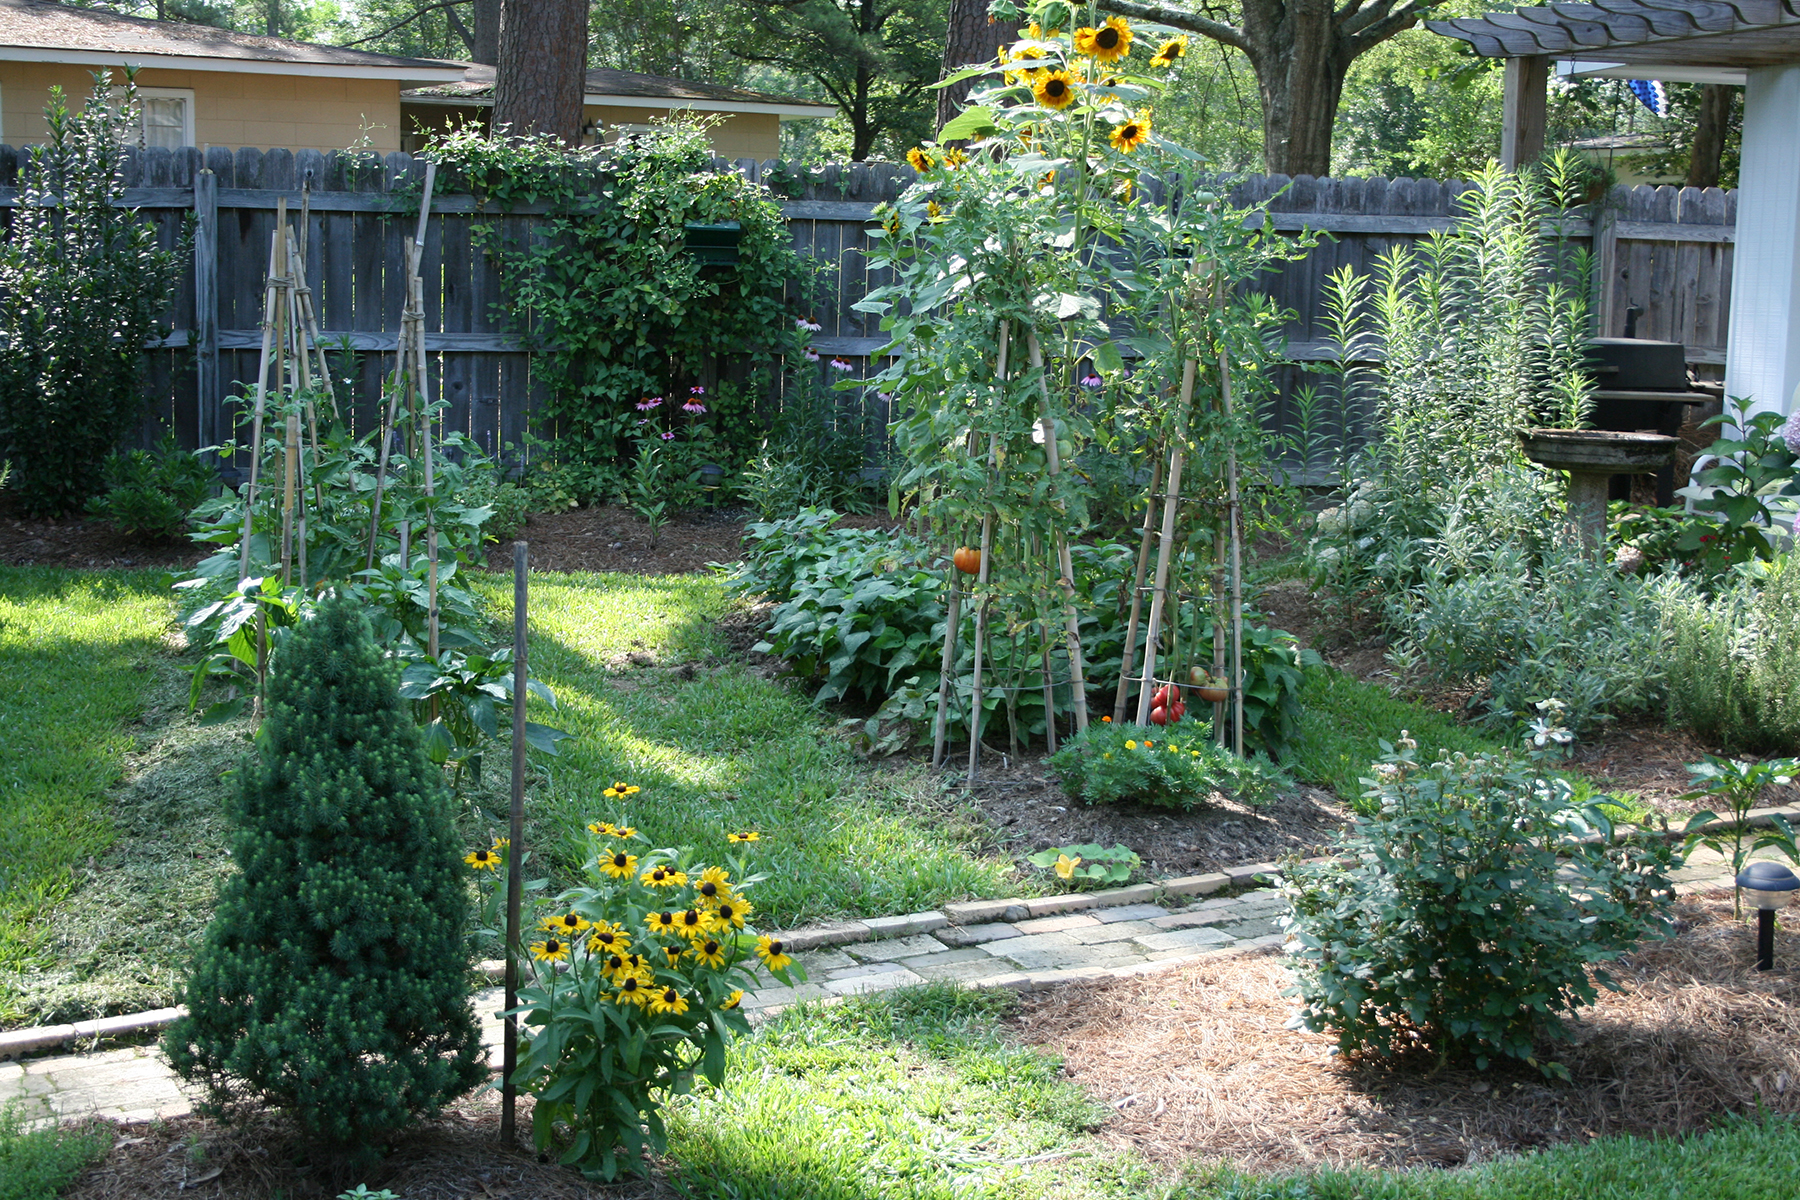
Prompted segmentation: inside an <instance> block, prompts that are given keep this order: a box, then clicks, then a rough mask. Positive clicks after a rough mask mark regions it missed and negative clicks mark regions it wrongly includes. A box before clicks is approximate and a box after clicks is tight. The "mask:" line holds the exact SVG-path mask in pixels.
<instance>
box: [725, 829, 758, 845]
mask: <svg viewBox="0 0 1800 1200" xmlns="http://www.w3.org/2000/svg"><path fill="white" fill-rule="evenodd" d="M725 840H726V841H728V842H760V841H762V834H760V833H758V832H756V830H754V829H751V830H747V831H746V832H744V833H728V834H726V835H725Z"/></svg>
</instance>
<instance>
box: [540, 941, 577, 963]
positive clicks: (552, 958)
mask: <svg viewBox="0 0 1800 1200" xmlns="http://www.w3.org/2000/svg"><path fill="white" fill-rule="evenodd" d="M531 957H533V958H535V959H537V960H538V961H539V962H562V961H563V960H564V959H566V958H568V957H569V943H567V942H565V941H563V940H562V939H561V938H554V937H547V938H545V939H544V940H543V941H541V942H533V943H531Z"/></svg>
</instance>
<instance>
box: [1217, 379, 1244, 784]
mask: <svg viewBox="0 0 1800 1200" xmlns="http://www.w3.org/2000/svg"><path fill="white" fill-rule="evenodd" d="M1219 403H1220V404H1221V405H1223V406H1224V409H1225V428H1226V440H1225V521H1226V526H1227V529H1228V531H1229V537H1230V541H1231V691H1230V692H1229V693H1227V694H1228V695H1229V697H1230V699H1231V749H1232V751H1233V752H1234V753H1235V754H1236V755H1237V756H1238V757H1239V758H1242V757H1244V572H1243V566H1244V532H1243V528H1242V519H1241V514H1240V513H1239V505H1238V470H1237V437H1236V435H1235V433H1234V432H1232V425H1233V423H1232V408H1231V356H1230V354H1229V353H1227V352H1225V351H1223V350H1222V351H1220V352H1219Z"/></svg>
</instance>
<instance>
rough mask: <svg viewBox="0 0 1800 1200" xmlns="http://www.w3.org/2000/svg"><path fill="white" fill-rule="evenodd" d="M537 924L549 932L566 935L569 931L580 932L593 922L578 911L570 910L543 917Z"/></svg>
mask: <svg viewBox="0 0 1800 1200" xmlns="http://www.w3.org/2000/svg"><path fill="white" fill-rule="evenodd" d="M539 924H540V927H541V928H543V929H544V930H546V931H548V932H550V933H560V934H565V935H567V934H571V933H580V932H581V931H582V930H584V929H586V928H588V927H589V926H590V925H592V924H593V922H591V921H589V920H587V919H586V918H584V917H583V916H582V915H581V914H580V913H572V912H571V913H564V914H562V916H560V917H545V918H544V919H543V921H541V922H540V923H539Z"/></svg>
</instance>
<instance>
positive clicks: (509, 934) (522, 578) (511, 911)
mask: <svg viewBox="0 0 1800 1200" xmlns="http://www.w3.org/2000/svg"><path fill="white" fill-rule="evenodd" d="M526 551H527V546H526V543H524V542H514V543H513V701H512V811H511V812H510V814H508V815H509V821H508V824H507V829H506V832H507V837H508V839H509V840H508V842H507V846H506V947H505V949H506V980H505V982H506V1003H505V1008H504V1009H503V1010H502V1011H504V1012H505V1013H506V1017H505V1018H504V1019H505V1022H506V1024H505V1026H504V1028H505V1033H504V1034H503V1035H502V1037H501V1047H500V1056H501V1057H500V1062H501V1067H500V1144H501V1145H503V1146H506V1147H509V1148H510V1147H511V1146H512V1145H513V1144H514V1142H515V1141H516V1140H517V1134H516V1132H515V1130H514V1128H513V1111H514V1108H515V1107H516V1105H517V1103H518V1095H519V1088H518V1085H517V1084H516V1083H514V1082H513V1074H514V1072H515V1071H517V1069H518V1065H519V1018H518V1017H517V1016H515V1015H514V1014H513V1011H512V1010H513V1008H514V1007H515V1006H516V1005H517V1004H518V1002H519V906H520V900H521V899H522V897H523V896H524V892H525V876H524V874H523V872H522V871H521V869H520V868H521V864H520V862H519V859H520V858H521V857H523V855H524V845H525V697H526V695H527V690H526V681H527V679H528V678H529V676H528V675H527V674H526V671H525V649H526V636H525V635H526V626H525V606H526V603H527V601H528V600H529V599H530V596H531V585H530V582H529V580H528V577H527V575H526Z"/></svg>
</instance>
